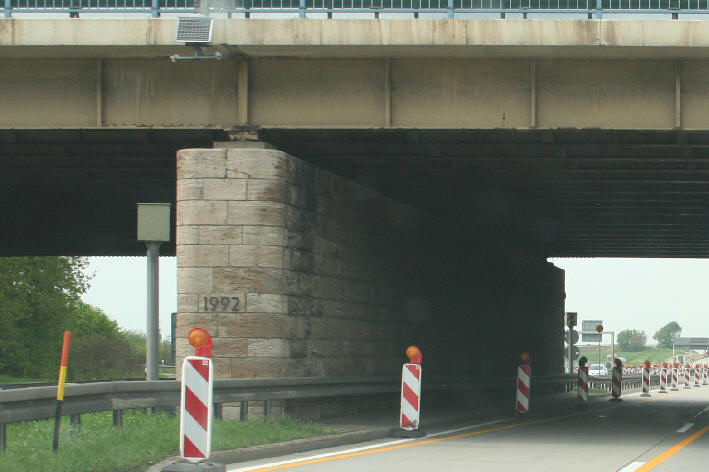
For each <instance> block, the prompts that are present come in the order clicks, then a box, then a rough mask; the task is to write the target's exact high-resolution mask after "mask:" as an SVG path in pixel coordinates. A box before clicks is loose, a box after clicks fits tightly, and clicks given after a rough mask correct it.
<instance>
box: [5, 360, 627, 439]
mask: <svg viewBox="0 0 709 472" xmlns="http://www.w3.org/2000/svg"><path fill="white" fill-rule="evenodd" d="M640 379H641V377H640V376H627V377H625V378H624V379H623V382H624V388H627V389H629V388H637V387H639V386H640V382H641V380H640ZM610 382H611V380H610V377H592V378H591V386H594V385H598V386H601V385H603V386H607V387H606V388H607V389H610ZM515 385H516V384H515V382H514V378H512V377H488V378H485V379H479V378H463V379H461V378H452V377H438V378H436V377H435V376H431V377H428V378H427V379H426V381H425V382H423V391H424V392H432V391H455V390H475V391H484V390H504V389H507V388H509V389H510V390H512V389H514V386H515ZM400 388H401V379H399V378H398V377H397V378H393V377H339V378H325V377H307V378H279V379H232V380H215V382H214V394H213V401H214V404H215V406H217V408H215V412H216V414H217V415H218V416H219V412H221V405H222V404H224V403H232V402H240V403H241V413H242V419H246V417H245V411H246V410H248V402H250V401H263V402H264V415H266V416H270V406H271V401H273V400H312V399H319V398H327V397H342V396H360V395H373V394H398V393H399V391H400ZM575 388H576V375H573V374H572V375H569V374H558V375H546V376H539V375H538V376H535V377H532V391H533V392H534V391H536V392H545V391H567V392H568V391H572V390H575ZM55 402H56V386H43V387H28V388H19V389H12V390H1V391H0V449H2V448H3V447H4V445H5V440H6V437H7V430H6V425H7V424H11V423H18V422H22V421H32V420H41V419H47V418H53V417H54V413H55V406H56V403H55ZM179 404H180V382H178V381H175V380H163V381H150V382H149V381H118V382H100V383H89V384H67V386H66V390H65V393H64V414H65V415H67V416H72V417H76V416H78V415H81V414H85V413H96V412H101V411H112V412H113V422H114V425H115V426H120V425H121V424H122V412H123V411H124V410H130V409H138V408H176V407H177V406H179Z"/></svg>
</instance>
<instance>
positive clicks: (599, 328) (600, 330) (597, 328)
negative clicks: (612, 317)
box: [596, 324, 603, 333]
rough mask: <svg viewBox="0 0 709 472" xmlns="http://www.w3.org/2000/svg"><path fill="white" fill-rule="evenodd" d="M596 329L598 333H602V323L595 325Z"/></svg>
mask: <svg viewBox="0 0 709 472" xmlns="http://www.w3.org/2000/svg"><path fill="white" fill-rule="evenodd" d="M596 331H598V332H599V333H602V332H603V325H602V324H599V325H598V326H596Z"/></svg>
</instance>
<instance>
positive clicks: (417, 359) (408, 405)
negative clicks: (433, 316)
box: [393, 346, 426, 438]
mask: <svg viewBox="0 0 709 472" xmlns="http://www.w3.org/2000/svg"><path fill="white" fill-rule="evenodd" d="M406 356H407V357H408V358H409V362H408V363H406V364H404V365H403V366H402V367H401V408H400V410H399V430H398V432H396V433H393V436H395V437H404V438H420V437H423V436H425V435H426V433H425V432H424V431H423V429H421V428H420V415H421V376H422V374H423V371H422V369H421V360H422V357H423V355H422V354H421V350H420V349H419V348H418V347H416V346H409V347H408V348H406Z"/></svg>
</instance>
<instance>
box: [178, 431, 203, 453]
mask: <svg viewBox="0 0 709 472" xmlns="http://www.w3.org/2000/svg"><path fill="white" fill-rule="evenodd" d="M183 439H184V445H183V451H184V455H185V456H186V457H204V454H203V453H202V451H200V450H199V449H198V448H197V446H195V445H194V443H193V442H192V441H190V438H188V437H187V436H183Z"/></svg>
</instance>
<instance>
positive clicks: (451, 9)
mask: <svg viewBox="0 0 709 472" xmlns="http://www.w3.org/2000/svg"><path fill="white" fill-rule="evenodd" d="M454 1H455V0H448V18H454V17H455V4H454V3H453V2H454Z"/></svg>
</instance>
